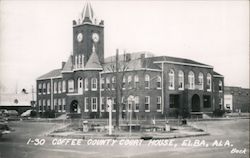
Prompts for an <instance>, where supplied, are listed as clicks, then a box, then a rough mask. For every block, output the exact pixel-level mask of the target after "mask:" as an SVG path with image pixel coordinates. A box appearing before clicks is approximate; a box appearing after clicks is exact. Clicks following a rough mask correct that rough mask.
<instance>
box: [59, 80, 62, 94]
mask: <svg viewBox="0 0 250 158" xmlns="http://www.w3.org/2000/svg"><path fill="white" fill-rule="evenodd" d="M58 93H62V82H61V81H59V82H58Z"/></svg>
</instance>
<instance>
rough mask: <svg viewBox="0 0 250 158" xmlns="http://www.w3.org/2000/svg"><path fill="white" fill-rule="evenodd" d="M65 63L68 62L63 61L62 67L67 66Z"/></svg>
mask: <svg viewBox="0 0 250 158" xmlns="http://www.w3.org/2000/svg"><path fill="white" fill-rule="evenodd" d="M65 64H66V62H65V61H63V62H62V69H63V67H64V66H65Z"/></svg>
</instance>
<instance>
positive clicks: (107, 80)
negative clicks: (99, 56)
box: [106, 77, 111, 89]
mask: <svg viewBox="0 0 250 158" xmlns="http://www.w3.org/2000/svg"><path fill="white" fill-rule="evenodd" d="M106 84H107V88H108V89H110V88H111V86H110V79H109V77H107V78H106Z"/></svg>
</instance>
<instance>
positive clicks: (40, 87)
mask: <svg viewBox="0 0 250 158" xmlns="http://www.w3.org/2000/svg"><path fill="white" fill-rule="evenodd" d="M41 93H42V84H41V83H39V84H38V94H41Z"/></svg>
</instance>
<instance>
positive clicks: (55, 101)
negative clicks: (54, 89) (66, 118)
mask: <svg viewBox="0 0 250 158" xmlns="http://www.w3.org/2000/svg"><path fill="white" fill-rule="evenodd" d="M54 107H55V111H57V110H58V108H57V99H54Z"/></svg>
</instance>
